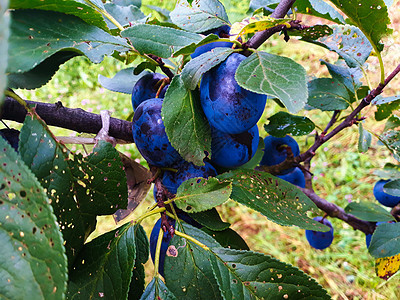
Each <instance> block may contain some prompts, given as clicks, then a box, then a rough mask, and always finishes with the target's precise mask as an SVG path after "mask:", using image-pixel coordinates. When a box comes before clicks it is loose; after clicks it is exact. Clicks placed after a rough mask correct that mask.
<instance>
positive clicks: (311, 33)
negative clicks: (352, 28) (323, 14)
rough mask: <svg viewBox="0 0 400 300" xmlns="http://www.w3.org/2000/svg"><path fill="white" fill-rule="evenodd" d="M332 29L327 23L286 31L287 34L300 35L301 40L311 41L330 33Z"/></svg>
mask: <svg viewBox="0 0 400 300" xmlns="http://www.w3.org/2000/svg"><path fill="white" fill-rule="evenodd" d="M332 33H333V29H332V28H331V27H329V26H328V25H314V26H310V27H308V28H306V29H304V30H301V31H292V32H288V34H289V36H300V37H302V40H305V41H308V42H312V41H314V40H317V39H319V38H321V37H324V36H328V35H331V34H332Z"/></svg>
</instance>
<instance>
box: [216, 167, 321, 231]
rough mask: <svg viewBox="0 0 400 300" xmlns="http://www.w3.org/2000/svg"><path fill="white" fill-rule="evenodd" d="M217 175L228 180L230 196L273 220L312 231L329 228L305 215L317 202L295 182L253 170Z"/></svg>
mask: <svg viewBox="0 0 400 300" xmlns="http://www.w3.org/2000/svg"><path fill="white" fill-rule="evenodd" d="M217 178H219V179H220V180H225V181H227V182H231V183H232V185H233V189H232V194H231V196H230V198H231V199H232V200H235V201H237V202H239V203H241V204H243V205H246V206H248V207H250V208H252V209H254V210H256V211H258V212H260V213H261V214H263V215H264V216H266V217H267V218H268V219H269V220H271V221H273V222H275V223H277V224H280V225H285V226H291V225H296V226H298V227H300V228H303V229H310V230H315V231H324V232H326V231H328V230H329V228H328V227H327V226H325V225H323V224H321V223H319V222H316V221H314V220H312V219H310V218H309V217H308V216H307V212H308V211H310V210H312V209H317V206H316V205H315V204H314V203H313V202H312V201H311V200H310V199H309V198H308V197H307V196H306V195H305V194H304V193H303V192H302V191H300V190H299V189H298V188H297V187H296V186H294V185H293V184H290V183H288V182H286V181H285V180H283V179H280V178H278V177H275V176H273V175H271V174H269V173H267V172H262V171H254V170H235V171H231V172H228V173H224V174H221V175H219V176H218V177H217Z"/></svg>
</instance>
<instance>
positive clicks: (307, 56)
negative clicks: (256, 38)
mask: <svg viewBox="0 0 400 300" xmlns="http://www.w3.org/2000/svg"><path fill="white" fill-rule="evenodd" d="M222 2H223V3H224V4H225V6H226V8H227V11H228V12H229V15H230V17H231V21H238V20H240V19H241V18H243V17H244V16H245V15H244V14H243V12H245V11H246V8H247V7H248V2H249V1H238V0H226V1H222ZM143 4H144V5H146V4H152V5H161V6H162V5H164V7H166V8H168V9H172V8H173V6H174V3H173V2H167V1H158V0H153V1H144V3H143ZM150 11H151V10H150V9H149V10H148V11H146V12H147V13H148V12H150ZM393 11H395V10H393ZM397 11H398V10H397ZM151 12H152V14H153V15H157V13H156V12H154V11H151ZM395 17H398V16H395ZM397 20H398V19H397ZM392 38H393V42H392V43H391V46H390V47H388V49H389V50H385V53H386V54H387V57H386V58H384V59H385V62H386V64H387V71H388V72H390V71H391V68H393V65H394V64H395V63H396V62H399V57H400V55H399V53H400V51H397V50H398V44H399V43H396V39H397V41H398V33H395V34H394V35H393V37H392ZM396 45H397V46H396ZM264 48H265V50H266V51H268V52H270V53H274V54H279V55H285V56H288V57H291V58H292V59H294V60H295V61H297V62H298V63H300V64H301V65H303V67H305V69H306V70H307V74H309V75H310V76H316V77H320V76H328V72H327V71H326V67H323V66H321V65H320V62H319V59H324V60H328V61H329V62H334V61H335V60H336V58H337V56H336V55H335V54H331V53H329V52H327V51H326V50H324V49H322V48H320V47H317V46H313V45H310V44H301V43H300V42H298V41H293V40H291V41H290V42H289V43H285V42H283V41H282V38H281V37H276V38H273V39H271V40H269V41H268V42H267V43H266V45H265V46H264ZM396 51H397V52H396ZM125 67H126V66H124V65H123V64H122V63H121V62H118V61H117V60H115V59H112V58H105V60H104V61H103V62H102V63H101V64H99V65H94V64H91V63H90V62H89V61H88V60H87V59H85V58H83V57H77V58H74V59H72V60H70V61H68V62H67V63H65V64H64V65H62V66H61V68H60V71H59V72H57V74H56V75H55V76H54V77H53V79H52V80H51V81H50V82H49V84H47V85H46V86H44V87H42V88H40V89H37V90H33V91H17V93H19V94H20V95H22V96H23V97H24V98H26V99H29V100H32V101H46V102H53V103H54V102H56V101H61V102H62V103H63V105H65V106H67V107H74V108H77V107H80V108H82V109H84V110H87V111H92V112H94V113H99V112H100V110H103V109H107V110H110V111H111V112H112V113H113V117H116V118H121V119H126V118H127V117H128V116H129V115H130V113H131V110H132V109H131V100H130V96H129V95H125V94H119V93H113V92H110V91H108V90H105V89H104V88H102V87H101V86H100V85H99V84H98V82H97V77H98V75H99V74H102V75H104V76H107V77H112V76H114V74H115V73H116V72H118V71H119V70H121V69H122V68H125ZM388 72H387V73H388ZM374 73H378V72H377V67H376V61H375V59H374V58H372V59H371V60H370V72H369V74H372V75H371V80H372V82H375V83H376V82H377V80H376V78H377V77H376V76H375V75H374ZM374 76H375V77H374ZM395 82H396V83H393V84H391V86H390V88H389V89H388V90H387V91H385V93H387V95H390V94H392V95H393V94H396V93H397V94H399V90H400V88H399V86H400V85H399V84H397V83H398V82H399V79H397V81H395ZM279 110H281V109H280V108H279V107H278V106H277V105H275V104H273V103H272V102H268V104H267V108H266V110H265V112H264V115H263V117H262V119H261V120H260V123H259V128H260V135H262V136H263V137H264V136H266V135H267V134H266V132H265V131H264V130H263V127H262V125H263V124H264V123H268V121H267V118H268V117H269V116H271V115H272V114H274V113H276V112H277V111H279ZM373 112H374V108H368V110H367V111H366V113H367V115H371V114H372V113H373ZM303 113H304V114H305V115H306V116H308V117H309V118H311V119H312V120H313V121H314V122H315V123H316V124H317V125H318V126H320V127H324V126H325V124H326V123H327V122H328V120H329V118H330V113H325V112H320V111H316V110H314V111H309V112H302V114H303ZM7 123H8V124H10V126H14V124H13V123H12V122H7ZM365 127H366V128H368V129H370V130H371V131H373V132H375V133H377V132H379V131H380V130H382V129H383V123H382V122H381V123H379V124H378V123H376V122H374V121H372V120H370V119H368V120H367V121H366V124H365ZM54 130H55V134H56V135H69V134H73V135H75V133H73V132H69V131H66V130H62V129H58V128H55V129H54ZM296 139H297V140H298V142H299V145H300V147H301V149H302V150H303V151H304V150H306V149H307V147H308V146H310V143H312V142H313V136H312V135H310V136H307V137H301V138H296ZM357 139H358V131H357V128H356V127H352V128H349V129H347V130H345V131H344V132H343V133H342V134H340V135H338V136H337V137H335V138H334V139H333V140H332V141H329V143H327V144H325V145H324V146H323V147H321V149H319V150H318V152H317V155H316V156H315V158H313V160H312V170H311V171H312V172H313V175H314V187H315V190H316V191H317V193H318V194H319V195H320V196H321V197H324V198H326V199H327V200H328V201H331V202H333V203H336V204H338V205H340V206H341V207H345V206H346V205H347V203H348V202H349V201H358V200H362V201H375V200H374V197H373V194H372V188H373V184H374V183H375V182H376V181H377V178H375V176H373V175H372V172H373V171H374V170H375V169H379V168H382V167H383V166H384V164H385V163H386V162H394V160H393V159H392V157H391V155H390V153H389V152H388V151H387V150H385V149H384V148H383V147H381V146H378V145H377V140H376V139H374V140H373V144H372V147H371V149H370V150H369V151H368V152H367V153H364V154H362V153H358V152H357ZM117 148H118V150H119V151H121V152H123V153H125V154H127V155H128V156H130V157H132V158H133V159H137V160H139V161H140V162H141V163H143V164H146V163H145V162H144V161H143V160H140V154H139V153H138V151H137V149H136V147H135V145H134V144H131V145H124V146H121V145H119V146H117ZM76 149H79V148H77V147H75V146H73V147H71V150H76ZM153 202H154V200H153V197H152V192H150V193H149V195H148V196H147V198H146V200H145V201H144V202H143V203H142V204H141V205H140V206H139V207H138V208H137V210H136V211H135V213H134V216H132V218H135V217H137V216H139V215H140V214H142V213H143V212H144V211H145V210H146V208H147V207H148V206H150V205H151V204H153ZM219 211H220V212H221V214H222V216H223V218H224V219H225V220H226V221H228V222H230V223H232V228H233V229H234V230H236V231H238V232H239V233H240V234H241V235H242V236H243V237H244V238H245V240H246V241H247V243H248V244H249V246H250V248H251V249H252V250H255V251H259V252H262V253H266V254H270V255H272V256H274V257H276V258H278V259H280V260H281V261H284V262H287V263H291V264H293V265H295V266H298V267H299V268H300V269H302V270H303V271H305V272H306V273H308V274H310V275H311V276H313V277H314V278H316V279H317V281H318V282H319V283H320V284H322V285H323V286H324V287H325V288H326V289H327V290H328V291H329V293H330V294H331V295H332V297H333V299H399V298H400V289H399V287H400V284H399V275H396V276H395V277H393V278H392V279H391V280H389V281H388V282H385V281H383V280H381V279H379V278H377V277H376V276H375V271H374V259H373V258H372V256H370V255H369V254H368V251H367V248H366V246H365V236H364V234H363V233H361V232H359V231H354V230H353V229H352V228H351V227H350V226H349V225H347V224H346V223H343V222H341V221H339V220H337V219H333V220H331V221H332V223H333V226H334V228H335V238H334V242H333V244H332V246H331V247H329V248H328V249H326V250H323V251H319V250H314V249H313V248H311V247H310V246H309V245H308V243H307V241H306V239H305V235H304V231H303V230H300V229H298V228H296V227H283V226H279V225H276V224H274V223H272V222H269V221H268V220H267V219H266V218H265V217H263V216H261V215H260V214H258V213H256V212H254V211H252V210H250V209H248V208H246V207H243V206H240V205H238V204H236V203H235V202H233V201H228V202H227V203H226V204H224V205H222V206H221V207H219ZM319 214H320V215H322V213H319ZM132 218H131V219H132ZM157 218H158V216H153V217H151V218H148V219H146V220H144V221H143V223H142V224H143V226H144V228H145V230H146V231H147V232H148V234H150V231H151V228H152V226H153V224H154V223H155V221H156V219H157ZM115 226H116V225H115V223H114V222H113V220H112V218H111V217H101V218H99V226H98V229H97V231H96V232H95V234H100V233H102V232H105V231H108V230H111V229H113V228H115ZM151 265H152V264H151V260H150V261H149V262H148V263H147V265H146V267H149V268H147V269H146V270H147V275H148V277H149V276H151V275H152V271H151Z"/></svg>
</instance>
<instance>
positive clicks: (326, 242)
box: [306, 217, 333, 250]
mask: <svg viewBox="0 0 400 300" xmlns="http://www.w3.org/2000/svg"><path fill="white" fill-rule="evenodd" d="M314 220H315V221H317V222H320V223H322V224H324V225H326V226H329V227H330V228H331V229H330V230H329V231H327V232H320V231H314V230H306V238H307V241H308V243H309V244H310V246H311V247H313V248H315V249H318V250H323V249H325V248H328V247H329V246H330V245H331V244H332V241H333V226H332V224H331V222H329V220H327V219H323V218H322V217H315V218H314Z"/></svg>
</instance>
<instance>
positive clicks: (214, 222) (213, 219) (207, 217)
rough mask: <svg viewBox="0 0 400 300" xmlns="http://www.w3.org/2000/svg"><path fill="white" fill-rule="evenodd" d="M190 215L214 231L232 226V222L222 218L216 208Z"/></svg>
mask: <svg viewBox="0 0 400 300" xmlns="http://www.w3.org/2000/svg"><path fill="white" fill-rule="evenodd" d="M189 216H190V217H191V218H192V219H193V220H195V221H196V222H197V223H199V224H200V225H202V226H204V227H207V228H208V229H211V230H213V231H221V230H225V229H227V228H229V226H231V224H229V223H227V222H224V221H222V220H221V217H220V215H219V213H218V211H217V210H216V209H215V208H212V209H209V210H206V211H202V212H198V213H190V214H189Z"/></svg>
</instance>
